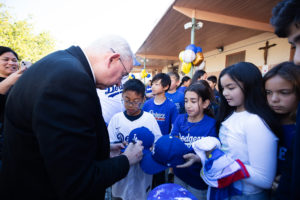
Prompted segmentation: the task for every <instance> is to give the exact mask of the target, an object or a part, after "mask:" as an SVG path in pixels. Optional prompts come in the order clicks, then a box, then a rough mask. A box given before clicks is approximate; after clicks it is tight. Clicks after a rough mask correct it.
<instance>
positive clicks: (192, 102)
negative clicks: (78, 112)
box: [108, 62, 300, 200]
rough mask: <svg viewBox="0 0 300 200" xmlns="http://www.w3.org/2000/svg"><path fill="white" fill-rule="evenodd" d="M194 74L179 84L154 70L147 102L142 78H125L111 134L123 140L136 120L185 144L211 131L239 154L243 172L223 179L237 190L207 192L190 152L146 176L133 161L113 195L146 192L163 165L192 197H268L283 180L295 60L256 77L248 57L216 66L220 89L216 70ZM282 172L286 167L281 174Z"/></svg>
mask: <svg viewBox="0 0 300 200" xmlns="http://www.w3.org/2000/svg"><path fill="white" fill-rule="evenodd" d="M195 74H196V75H197V76H199V74H200V75H201V76H199V77H194V78H193V79H194V80H196V81H194V83H192V84H190V85H189V84H188V83H189V82H190V80H192V79H190V78H185V77H184V80H182V83H181V84H179V83H180V78H179V75H178V74H177V73H175V72H170V73H169V74H164V73H159V74H156V75H155V76H154V77H153V79H152V82H151V89H152V94H153V98H150V99H148V100H147V101H146V102H144V101H145V99H146V98H145V86H144V84H143V83H142V82H141V81H139V80H136V79H132V80H129V81H127V82H126V83H125V84H124V86H123V87H124V88H123V94H122V98H123V100H122V101H123V103H124V106H125V111H124V112H120V113H117V114H115V115H114V117H113V118H112V119H111V121H110V123H109V125H108V130H109V135H110V140H111V142H123V143H124V142H127V143H128V142H129V141H128V136H129V133H130V132H131V131H132V130H134V129H136V128H139V127H146V128H148V129H149V134H153V135H154V136H155V141H156V140H157V139H158V138H159V137H160V136H161V135H170V136H172V137H178V138H179V139H180V140H181V141H182V142H183V143H184V144H185V145H186V146H187V147H188V148H190V149H192V144H193V142H195V141H197V140H200V139H201V138H205V137H207V136H210V137H216V138H218V139H219V141H220V144H221V147H220V149H221V150H222V152H223V153H224V154H225V155H226V156H228V157H230V158H231V159H233V160H239V163H240V165H241V166H243V167H244V170H245V172H246V173H247V176H246V177H245V178H243V179H241V180H239V179H236V181H232V183H231V184H230V186H228V187H231V188H240V191H239V192H237V193H230V192H228V191H231V190H228V188H227V190H224V188H216V187H211V186H209V194H207V188H208V186H207V184H206V183H205V182H204V181H203V180H202V178H201V176H200V171H201V168H203V166H202V164H204V163H201V162H200V159H199V157H198V156H197V155H196V154H194V153H189V154H186V156H184V158H185V159H186V163H182V165H180V166H178V167H173V168H170V169H169V170H165V171H163V172H160V173H158V174H154V175H153V180H152V175H150V174H147V173H145V172H143V170H142V169H141V168H140V166H139V165H135V166H132V167H131V169H130V171H129V173H128V175H127V177H126V178H125V179H123V180H121V181H119V182H118V183H116V184H115V185H113V190H112V191H113V196H115V197H120V198H122V199H124V200H125V199H146V196H147V194H148V193H149V191H150V188H151V189H153V188H155V187H156V186H158V185H161V184H163V183H166V182H168V181H169V182H170V180H168V178H167V176H166V173H174V180H171V182H174V183H176V184H178V185H181V186H182V187H184V188H186V189H187V190H188V191H190V192H191V193H192V194H193V195H194V196H195V197H196V198H198V199H206V198H211V199H218V198H220V196H219V195H220V194H222V195H221V196H222V198H223V197H224V196H225V197H226V198H227V199H247V198H250V199H269V197H270V196H274V195H275V194H276V192H277V191H278V190H285V189H286V187H288V185H289V179H290V178H291V170H290V168H291V159H292V149H291V146H292V142H293V137H294V136H295V130H296V126H295V122H296V110H297V107H298V102H299V100H300V68H299V67H297V66H295V65H294V64H293V63H291V62H285V63H281V64H279V65H277V66H276V67H274V68H273V69H271V70H270V71H269V72H268V73H267V74H265V76H264V77H262V74H261V72H260V71H259V69H258V68H257V67H256V66H255V65H253V64H252V63H247V62H240V63H236V64H234V65H232V66H229V67H227V68H225V69H224V70H222V72H221V73H220V76H219V81H218V88H219V91H217V89H216V85H217V80H216V79H217V78H216V77H215V76H210V77H208V78H207V79H206V77H207V74H206V72H205V71H203V70H201V71H200V72H196V73H195ZM203 76H204V78H203ZM182 102H183V103H182ZM213 104H214V105H215V106H217V110H215V109H214V107H213V106H212V105H213ZM154 147H155V143H154ZM152 150H153V151H154V149H152ZM212 151H213V149H212ZM212 151H210V152H212ZM207 155H209V152H208V154H207ZM208 158H209V157H208ZM197 161H198V162H197ZM282 174H286V175H285V176H283V178H281V175H282ZM275 176H276V178H275ZM280 182H283V183H284V184H279V183H280ZM278 185H279V186H278ZM271 188H272V189H273V190H271ZM225 191H226V192H225ZM207 195H208V197H207ZM214 195H215V196H214Z"/></svg>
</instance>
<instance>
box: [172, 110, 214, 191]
mask: <svg viewBox="0 0 300 200" xmlns="http://www.w3.org/2000/svg"><path fill="white" fill-rule="evenodd" d="M187 119H188V115H187V114H181V115H178V117H177V119H176V121H175V123H174V126H173V129H172V132H171V135H173V136H178V137H179V138H180V139H181V140H182V141H183V142H184V143H185V144H186V145H187V146H188V147H189V148H192V147H191V146H192V143H193V142H194V141H197V140H199V139H200V138H201V137H206V136H214V137H217V132H216V126H215V125H216V120H215V119H213V118H211V117H209V116H207V115H204V117H203V119H202V120H201V121H200V122H196V123H191V122H188V120H187ZM201 167H202V165H201V163H195V164H193V165H192V166H191V167H188V168H183V169H180V168H174V174H175V175H176V176H177V177H178V178H180V179H181V180H183V181H184V182H185V183H187V184H188V185H190V186H192V187H194V188H196V189H200V190H204V189H207V185H206V184H205V182H204V181H203V180H202V178H201V177H200V170H201Z"/></svg>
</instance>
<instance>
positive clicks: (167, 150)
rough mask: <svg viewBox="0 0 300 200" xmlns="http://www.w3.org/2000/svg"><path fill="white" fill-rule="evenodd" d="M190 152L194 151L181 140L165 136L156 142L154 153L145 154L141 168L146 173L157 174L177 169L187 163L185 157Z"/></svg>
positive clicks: (147, 152)
mask: <svg viewBox="0 0 300 200" xmlns="http://www.w3.org/2000/svg"><path fill="white" fill-rule="evenodd" d="M190 152H192V150H190V149H189V148H188V147H187V146H186V145H185V144H184V143H183V142H182V141H181V140H180V139H179V138H177V137H173V136H170V135H164V136H161V137H160V138H159V139H158V140H157V141H156V142H155V144H154V147H153V150H152V152H150V151H146V152H144V156H143V159H142V160H141V161H140V166H141V168H142V170H143V171H144V172H145V173H147V174H156V173H158V172H161V171H163V170H165V169H167V168H168V167H176V166H177V165H181V164H183V163H185V160H184V159H183V155H185V154H187V153H190Z"/></svg>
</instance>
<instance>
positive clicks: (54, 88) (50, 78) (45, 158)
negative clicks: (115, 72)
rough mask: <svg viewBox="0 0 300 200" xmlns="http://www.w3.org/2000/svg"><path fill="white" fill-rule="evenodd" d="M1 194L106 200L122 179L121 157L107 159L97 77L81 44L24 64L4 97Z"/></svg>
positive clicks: (126, 167)
mask: <svg viewBox="0 0 300 200" xmlns="http://www.w3.org/2000/svg"><path fill="white" fill-rule="evenodd" d="M4 127H5V128H4V148H3V170H2V176H3V186H2V189H3V191H2V193H1V194H0V195H5V197H4V198H1V197H0V199H39V200H45V199H64V200H65V199H97V200H99V199H104V193H105V188H107V187H108V186H110V185H112V184H113V183H115V182H116V181H118V180H120V179H122V178H123V177H125V176H126V175H127V173H128V170H129V162H128V159H127V158H126V156H124V155H123V156H118V157H115V158H112V159H109V138H108V133H107V129H106V126H105V122H104V120H103V117H102V113H101V107H100V103H99V99H98V96H97V93H96V88H95V82H94V79H93V76H92V72H91V69H90V67H89V64H88V61H87V59H86V57H85V56H84V54H83V52H82V51H81V49H80V48H79V47H74V46H73V47H70V48H69V49H67V50H65V51H57V52H54V53H52V54H50V55H48V56H46V57H45V58H43V59H41V60H40V61H38V62H37V63H36V64H34V65H33V66H32V67H30V68H29V69H28V70H27V71H26V72H25V73H24V74H23V75H22V76H21V77H20V79H19V80H18V82H17V83H16V84H15V85H14V87H13V89H12V90H11V91H10V94H9V96H8V99H7V104H6V110H5V126H4Z"/></svg>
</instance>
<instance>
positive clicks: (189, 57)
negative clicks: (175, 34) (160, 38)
mask: <svg viewBox="0 0 300 200" xmlns="http://www.w3.org/2000/svg"><path fill="white" fill-rule="evenodd" d="M195 58H196V54H195V52H194V51H192V50H190V49H188V50H184V53H183V57H182V59H183V61H184V62H185V63H190V62H193V60H195Z"/></svg>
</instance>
